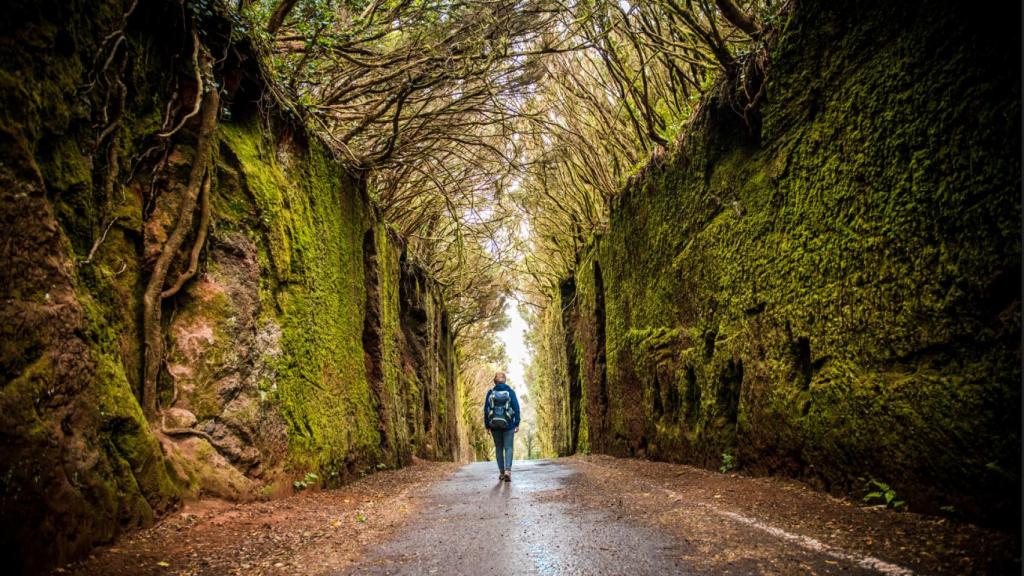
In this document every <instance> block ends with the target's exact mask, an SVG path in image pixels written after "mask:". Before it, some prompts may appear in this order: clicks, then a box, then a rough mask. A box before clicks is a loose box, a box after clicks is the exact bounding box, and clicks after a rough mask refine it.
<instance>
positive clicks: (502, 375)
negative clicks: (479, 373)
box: [494, 372, 505, 384]
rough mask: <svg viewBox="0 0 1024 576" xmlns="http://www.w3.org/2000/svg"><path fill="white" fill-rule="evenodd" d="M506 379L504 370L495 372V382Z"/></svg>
mask: <svg viewBox="0 0 1024 576" xmlns="http://www.w3.org/2000/svg"><path fill="white" fill-rule="evenodd" d="M504 381H505V373H504V372H495V373H494V383H495V384H497V383H498V382H504Z"/></svg>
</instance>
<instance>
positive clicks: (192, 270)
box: [160, 172, 211, 298]
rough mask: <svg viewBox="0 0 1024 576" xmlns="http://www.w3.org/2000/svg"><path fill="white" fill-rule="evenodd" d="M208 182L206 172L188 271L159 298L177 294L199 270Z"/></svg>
mask: <svg viewBox="0 0 1024 576" xmlns="http://www.w3.org/2000/svg"><path fill="white" fill-rule="evenodd" d="M210 180H211V178H210V173H209V172H207V173H206V179H205V180H204V181H203V189H202V192H201V193H200V195H199V230H198V232H196V241H195V243H194V244H193V245H192V256H191V258H190V259H189V264H188V269H187V270H185V271H184V272H182V273H181V275H180V276H178V280H177V282H175V283H174V285H173V286H171V287H170V288H168V289H167V290H164V291H163V292H161V293H160V297H161V298H170V297H171V296H174V295H175V294H177V293H178V291H179V290H181V287H182V286H184V285H185V282H188V281H189V280H190V279H191V278H192V277H193V276H195V275H196V270H197V269H198V268H199V253H200V252H202V251H203V245H204V244H205V243H206V235H207V232H208V230H209V229H210Z"/></svg>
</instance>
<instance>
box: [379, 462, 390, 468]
mask: <svg viewBox="0 0 1024 576" xmlns="http://www.w3.org/2000/svg"><path fill="white" fill-rule="evenodd" d="M387 468H388V465H387V464H385V463H383V462H377V470H387Z"/></svg>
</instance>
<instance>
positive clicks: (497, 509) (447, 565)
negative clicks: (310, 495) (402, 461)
mask: <svg viewBox="0 0 1024 576" xmlns="http://www.w3.org/2000/svg"><path fill="white" fill-rule="evenodd" d="M576 474H578V473H577V472H576V471H574V470H573V469H571V468H569V467H567V466H565V465H562V464H557V463H555V462H551V461H547V460H535V461H529V462H516V464H515V466H514V471H513V481H512V483H511V484H508V483H503V482H498V480H497V476H498V474H497V470H496V468H495V465H494V463H493V462H477V463H474V464H469V465H467V466H465V467H463V468H462V469H461V470H459V471H458V472H457V473H456V474H454V475H453V476H451V477H450V478H448V479H447V480H445V481H443V482H441V483H439V484H437V485H435V486H434V487H433V488H432V490H431V491H430V492H429V493H428V494H425V495H424V496H423V497H424V498H426V501H425V502H424V503H423V505H422V506H421V508H420V510H421V512H420V515H419V517H418V518H417V519H415V520H414V521H413V522H411V523H410V524H409V525H408V526H407V527H406V528H404V529H403V530H402V531H401V532H399V533H398V534H397V535H396V536H395V537H394V538H392V539H390V540H389V541H387V542H384V543H382V544H380V546H379V547H378V548H376V549H373V550H371V551H370V552H369V553H368V554H367V555H366V556H365V558H366V560H365V561H364V562H362V563H361V564H360V565H359V566H358V567H356V568H354V569H352V570H350V571H347V572H344V574H444V575H448V574H453V575H454V574H466V575H470V574H472V575H476V574H480V575H484V574H508V575H512V574H515V575H521V574H682V573H686V572H687V570H685V567H684V566H683V565H682V563H681V561H680V560H679V557H680V556H681V550H680V549H679V544H678V543H677V542H676V541H675V540H674V539H673V538H671V537H670V536H668V535H666V534H663V533H661V532H659V531H657V530H655V529H653V528H649V527H644V526H640V525H636V524H631V523H628V522H627V521H625V520H622V519H617V518H616V517H614V516H611V515H610V514H611V513H610V512H608V511H601V510H591V509H582V508H580V507H578V506H574V505H570V504H566V503H564V502H561V501H559V497H558V495H559V491H561V490H564V489H565V488H566V486H567V485H568V484H571V482H572V478H573V476H574V475H576Z"/></svg>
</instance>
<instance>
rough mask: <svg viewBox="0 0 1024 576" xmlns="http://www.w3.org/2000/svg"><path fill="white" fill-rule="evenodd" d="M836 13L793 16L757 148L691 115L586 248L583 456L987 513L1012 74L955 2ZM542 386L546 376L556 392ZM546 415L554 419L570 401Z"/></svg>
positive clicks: (1007, 395) (1013, 321) (1005, 493)
mask: <svg viewBox="0 0 1024 576" xmlns="http://www.w3.org/2000/svg"><path fill="white" fill-rule="evenodd" d="M845 11H846V8H843V7H838V6H833V5H830V4H827V3H824V2H809V3H803V4H801V6H800V7H798V8H797V10H796V12H795V13H794V14H795V15H794V16H793V21H792V22H790V24H789V26H788V27H787V32H786V34H785V35H784V37H783V38H782V39H781V40H780V41H779V43H778V45H777V46H776V48H775V52H774V53H773V54H772V61H773V63H775V64H773V68H772V73H771V76H770V80H769V81H770V85H769V87H768V88H769V90H768V92H769V95H770V98H769V103H768V104H767V105H766V106H765V108H764V109H763V111H762V112H763V120H764V122H763V130H762V132H761V141H760V143H759V144H758V145H755V144H752V143H750V142H747V141H745V140H744V139H743V138H742V137H741V136H737V132H736V131H735V129H734V126H735V124H736V123H737V122H738V121H737V119H736V118H734V117H732V116H730V114H731V113H730V112H729V111H728V110H715V109H714V107H713V106H708V107H706V108H705V113H704V115H703V116H702V117H701V118H699V119H698V121H697V123H696V128H695V129H694V132H693V133H691V134H690V135H689V136H688V137H687V139H686V140H685V141H684V142H683V143H682V144H681V145H680V149H679V150H676V151H674V152H673V153H672V154H671V155H670V156H671V158H670V160H669V161H668V162H666V164H665V165H664V167H661V168H659V167H650V168H648V169H647V170H645V171H644V175H643V177H642V178H641V179H640V180H639V182H637V183H635V184H634V185H633V186H632V187H630V188H628V189H626V190H624V191H623V193H622V196H621V198H619V200H618V201H617V203H616V207H615V209H614V210H613V212H612V216H611V226H610V229H609V231H608V232H607V233H605V234H604V235H603V236H601V237H599V238H595V239H593V240H592V241H591V243H590V245H589V246H588V248H587V249H586V250H585V251H584V252H583V253H582V254H581V258H580V264H579V265H578V267H577V269H576V270H575V282H576V286H577V288H576V293H577V298H576V299H575V301H574V304H573V310H572V311H571V315H572V317H573V318H575V320H573V323H574V325H573V328H572V329H573V330H574V335H573V338H574V340H575V342H576V344H577V346H578V347H579V358H580V363H581V366H582V369H583V381H584V383H585V387H586V393H585V395H584V398H585V404H586V409H585V414H586V415H587V418H588V422H589V430H588V433H589V442H590V445H591V447H592V448H593V449H595V450H600V451H605V452H611V453H615V454H623V455H629V454H634V455H635V454H640V453H644V454H646V455H653V456H656V457H658V458H664V459H672V460H684V461H688V462H694V463H698V464H702V465H705V466H708V467H717V465H718V464H719V454H720V453H721V452H723V451H728V452H729V453H731V454H734V455H736V456H737V460H738V461H739V462H741V463H742V464H743V466H744V467H745V468H746V469H747V470H748V471H751V472H760V473H783V474H788V475H793V476H798V477H802V478H805V479H808V480H809V481H812V482H814V483H816V484H817V485H819V486H821V487H823V488H828V489H831V490H832V491H834V492H837V493H844V492H848V491H854V492H855V491H856V490H858V489H860V487H861V485H862V482H861V481H859V480H858V478H860V477H865V476H870V477H876V478H884V479H885V480H886V481H887V482H888V483H889V484H890V485H892V486H894V487H895V489H896V490H897V491H898V492H899V493H900V494H901V495H905V496H906V497H907V499H908V502H909V503H910V505H911V507H913V508H917V509H918V510H924V511H927V510H937V508H938V506H940V505H943V504H947V503H949V502H956V505H957V509H958V510H969V512H968V514H969V515H971V516H972V517H973V518H975V519H989V520H993V521H1006V520H1007V518H1009V517H1010V516H1012V514H1013V513H1010V512H1006V511H1007V510H1016V509H1017V507H1016V506H1014V505H1013V503H1014V502H1018V501H1019V500H1017V498H1018V496H1017V494H1016V489H1015V488H1013V486H1012V484H1013V481H1018V482H1019V478H1018V477H1017V475H1016V473H1012V474H1000V473H999V472H996V470H1018V469H1019V464H1020V455H1019V441H1020V438H1019V432H1018V431H1019V428H1020V414H1019V411H1018V410H1017V407H1019V403H1020V388H1019V380H1020V376H1021V373H1020V343H1019V337H1020V329H1021V328H1020V326H1021V325H1020V314H1019V302H1020V300H1019V292H1020V284H1019V278H1020V268H1021V255H1020V229H1019V228H1020V218H1019V214H1020V184H1019V181H1018V179H1017V175H1018V174H1019V172H1020V160H1019V158H1018V156H1017V155H1016V154H1015V153H1013V151H1015V150H1017V149H1019V128H1020V106H1019V86H1018V84H1019V76H1017V77H1016V81H1015V77H1014V76H1013V73H1011V72H1008V70H1010V69H1011V68H1001V67H1000V65H999V62H1001V61H1002V59H1003V56H1002V55H1001V52H999V51H998V50H995V48H994V44H992V43H991V42H990V41H989V40H986V38H988V36H987V35H984V34H981V33H980V32H979V30H977V29H975V28H972V27H971V26H972V24H971V23H970V21H969V19H967V18H959V17H958V16H957V15H956V14H957V10H948V11H935V10H929V11H927V13H928V15H927V16H924V17H922V16H921V14H920V13H918V12H915V11H914V10H913V9H912V8H908V7H907V6H905V5H900V6H895V5H889V4H882V3H877V4H875V5H872V6H867V7H864V8H863V10H862V11H861V12H858V14H857V16H856V18H852V16H851V14H848V13H845ZM851 22H856V24H851ZM830 30H831V32H829V31H830ZM835 30H842V31H843V33H842V34H841V35H840V36H838V37H837V36H836V34H835ZM823 45H828V46H830V49H829V50H828V51H827V55H826V52H822V50H821V46H823ZM940 47H941V50H942V51H943V52H941V55H936V54H937V53H936V50H940ZM1013 70H1016V68H1013ZM598 269H600V272H601V279H602V282H601V284H602V285H599V284H598V282H597V270H598ZM602 298H603V304H599V300H600V299H602ZM554 302H556V303H557V302H558V299H557V298H555V299H554ZM557 320H559V319H558V318H556V317H555V316H553V315H549V314H548V312H545V316H544V317H543V322H542V328H541V331H542V333H543V338H544V341H545V342H547V341H550V342H552V343H554V342H557V341H558V339H559V338H561V337H562V334H563V332H562V331H564V330H565V329H566V327H565V325H564V323H563V322H558V321H557ZM601 326H603V332H604V337H603V340H602V339H601V338H600V337H599V332H600V331H601V328H600V327H601ZM552 345H553V344H552ZM602 350H603V358H604V363H603V364H602V362H601V358H602ZM541 354H542V355H544V356H543V357H544V358H545V360H544V361H545V362H553V363H555V364H557V363H559V362H560V363H562V364H564V363H565V361H566V360H565V359H564V357H563V358H559V357H557V356H556V355H552V354H550V353H549V352H547V351H546V350H544V349H542V350H541ZM561 370H562V368H559V367H557V366H552V367H551V368H549V369H547V370H546V372H547V373H548V376H547V377H546V380H545V381H546V382H550V383H552V386H554V387H556V388H557V387H560V386H566V384H563V382H564V379H563V378H562V376H561ZM602 373H604V374H606V375H607V376H606V377H607V384H606V390H603V391H602V390H600V389H599V386H600V382H601V381H602ZM542 380H543V379H542ZM546 401H547V402H551V403H552V404H553V407H552V409H550V410H549V412H558V411H559V408H560V404H559V403H564V402H565V401H566V397H565V394H564V393H549V394H548V396H547V400H546ZM670 405H671V408H672V409H670ZM659 410H660V411H661V414H658V411H659ZM546 430H548V432H547V433H548V434H552V435H555V436H556V437H558V435H561V434H564V433H563V432H560V431H556V430H557V426H554V425H549V426H548V427H547V428H546ZM1011 520H1012V519H1011Z"/></svg>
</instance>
